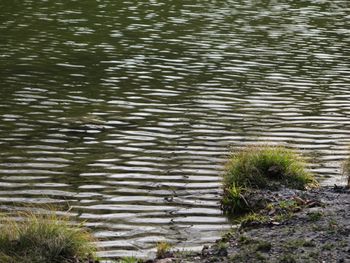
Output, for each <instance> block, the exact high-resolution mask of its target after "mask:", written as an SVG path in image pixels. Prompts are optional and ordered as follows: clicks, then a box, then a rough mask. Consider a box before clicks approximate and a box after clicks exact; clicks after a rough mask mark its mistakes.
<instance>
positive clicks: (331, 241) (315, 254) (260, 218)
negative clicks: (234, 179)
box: [152, 187, 350, 263]
mask: <svg viewBox="0 0 350 263" xmlns="http://www.w3.org/2000/svg"><path fill="white" fill-rule="evenodd" d="M259 195H261V198H264V199H265V200H269V202H270V204H269V205H268V206H267V207H265V208H263V209H261V210H260V211H258V212H256V213H254V214H251V215H249V216H247V217H245V218H243V219H241V222H242V225H241V227H239V228H237V229H233V230H232V231H231V232H230V233H227V234H226V235H225V236H224V237H223V238H222V239H221V240H218V241H217V242H216V244H214V245H213V246H211V247H204V248H203V250H202V252H201V253H184V252H174V253H172V254H168V257H166V258H163V259H156V260H153V261H152V262H157V263H170V262H285V263H287V262H288V263H294V262H303V263H304V262H339V263H340V262H350V191H349V190H348V189H345V188H343V187H323V188H319V189H313V190H310V191H299V190H291V189H282V190H279V191H277V192H271V191H265V192H260V193H257V196H259Z"/></svg>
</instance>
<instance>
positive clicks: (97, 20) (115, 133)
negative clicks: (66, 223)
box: [0, 0, 350, 258]
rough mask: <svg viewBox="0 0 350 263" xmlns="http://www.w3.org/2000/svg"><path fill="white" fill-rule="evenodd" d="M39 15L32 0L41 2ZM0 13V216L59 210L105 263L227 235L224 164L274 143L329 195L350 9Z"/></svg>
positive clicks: (84, 7)
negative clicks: (78, 223)
mask: <svg viewBox="0 0 350 263" xmlns="http://www.w3.org/2000/svg"><path fill="white" fill-rule="evenodd" d="M39 2H40V1H39ZM39 2H38V1H34V0H27V1H16V2H13V1H9V0H4V1H1V3H0V9H1V10H2V11H1V14H0V21H2V22H1V23H0V35H1V38H0V80H1V81H0V96H1V100H0V148H1V152H0V204H1V208H2V209H5V210H10V209H18V208H19V207H20V206H23V205H26V204H30V205H33V204H34V206H36V205H38V206H39V205H41V204H48V203H49V204H54V205H60V207H62V209H63V208H64V207H65V206H66V205H67V204H68V205H70V206H71V207H72V210H70V213H71V215H72V217H73V218H76V219H78V220H86V224H87V225H88V226H90V227H91V228H92V229H93V231H94V233H95V235H96V236H97V237H98V238H100V240H101V242H99V246H100V247H102V248H103V252H102V253H101V255H102V256H103V257H107V258H108V257H114V256H125V255H135V256H145V255H146V254H147V253H150V252H151V251H153V250H154V246H155V243H156V242H158V241H162V240H167V241H169V242H171V243H173V244H175V245H177V246H179V247H185V248H186V249H198V248H199V247H200V246H201V245H203V244H205V243H208V242H211V241H213V240H215V239H217V238H218V237H219V236H220V235H221V233H222V231H223V230H225V229H227V228H228V227H229V224H228V222H227V220H226V218H225V217H224V216H223V215H222V213H221V211H220V209H219V207H218V202H219V197H220V193H221V178H220V173H221V170H222V167H223V163H224V162H225V159H226V157H227V155H228V154H229V152H230V150H232V149H233V150H234V149H236V148H239V147H242V146H244V145H250V144H256V143H271V144H284V145H288V146H290V147H295V148H298V149H300V150H301V151H302V152H303V153H305V154H306V155H307V156H309V158H310V159H312V160H313V161H314V165H313V166H311V167H310V169H311V170H312V171H314V172H315V173H317V174H318V176H319V177H320V178H322V179H323V182H324V183H325V184H333V183H339V182H340V180H341V176H340V163H341V161H342V160H343V159H344V158H345V157H346V156H347V154H348V144H349V141H350V130H349V127H350V119H349V114H350V101H349V96H350V86H349V85H350V67H349V66H350V56H349V54H350V45H349V44H350V38H349V36H350V31H349V28H348V26H347V22H348V20H349V15H348V14H349V11H350V6H349V1H347V0H344V1H341V0H335V1H317V0H316V1H278V3H277V2H276V1H250V0H241V1H191V3H189V2H188V3H186V2H181V1H175V0H171V1H166V3H165V2H164V3H161V2H159V1H156V0H154V1H153V0H152V1H138V2H135V1H110V0H107V1H95V2H92V1H52V0H48V1H41V2H40V3H39Z"/></svg>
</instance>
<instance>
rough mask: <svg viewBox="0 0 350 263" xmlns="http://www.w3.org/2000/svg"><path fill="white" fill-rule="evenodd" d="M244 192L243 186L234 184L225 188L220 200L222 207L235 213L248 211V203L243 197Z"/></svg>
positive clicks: (249, 209)
mask: <svg viewBox="0 0 350 263" xmlns="http://www.w3.org/2000/svg"><path fill="white" fill-rule="evenodd" d="M245 192H246V189H245V188H242V187H237V186H236V185H234V184H233V185H231V186H229V187H227V188H225V189H224V195H223V198H222V200H221V207H222V209H223V210H224V211H226V212H229V213H231V214H236V215H237V214H243V213H246V212H250V211H251V208H250V205H249V203H248V202H247V200H246V199H245V197H244V194H245Z"/></svg>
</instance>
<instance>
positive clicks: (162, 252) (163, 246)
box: [156, 241, 171, 259]
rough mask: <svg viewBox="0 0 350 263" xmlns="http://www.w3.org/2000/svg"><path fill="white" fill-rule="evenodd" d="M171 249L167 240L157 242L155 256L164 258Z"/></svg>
mask: <svg viewBox="0 0 350 263" xmlns="http://www.w3.org/2000/svg"><path fill="white" fill-rule="evenodd" d="M170 249H171V245H170V244H169V243H168V242H164V241H162V242H159V243H157V253H156V254H157V258H158V259H161V258H165V257H167V256H168V255H169V253H170Z"/></svg>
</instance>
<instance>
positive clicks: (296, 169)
mask: <svg viewBox="0 0 350 263" xmlns="http://www.w3.org/2000/svg"><path fill="white" fill-rule="evenodd" d="M349 167H350V166H349ZM315 185H317V181H316V180H315V179H314V177H313V176H312V174H311V173H309V172H308V171H307V170H306V168H305V162H304V160H303V159H302V158H301V156H299V155H298V154H296V153H295V152H294V151H292V150H290V149H287V148H284V147H272V146H255V147H247V148H245V149H243V150H241V151H239V152H238V153H235V154H234V155H233V156H232V157H231V158H230V160H229V161H228V163H227V166H226V172H225V174H224V195H223V198H222V202H221V203H222V207H223V209H224V210H225V211H228V212H229V213H231V214H243V213H247V212H253V211H254V208H255V210H256V209H261V208H263V207H265V206H266V205H267V204H268V200H265V199H264V198H256V197H254V196H256V190H259V189H269V190H277V189H279V188H280V187H281V186H285V187H288V188H293V189H300V190H304V189H306V188H307V187H308V186H315ZM252 201H253V202H252Z"/></svg>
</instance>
